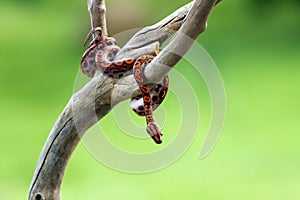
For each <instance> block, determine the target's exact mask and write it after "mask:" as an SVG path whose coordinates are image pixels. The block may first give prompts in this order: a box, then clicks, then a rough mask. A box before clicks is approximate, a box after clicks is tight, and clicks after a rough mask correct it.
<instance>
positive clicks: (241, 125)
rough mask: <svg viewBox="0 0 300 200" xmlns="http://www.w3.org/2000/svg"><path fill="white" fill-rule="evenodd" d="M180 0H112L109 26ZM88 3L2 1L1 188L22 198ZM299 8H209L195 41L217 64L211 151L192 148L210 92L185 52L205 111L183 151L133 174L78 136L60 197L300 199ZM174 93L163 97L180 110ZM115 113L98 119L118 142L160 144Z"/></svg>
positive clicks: (147, 20) (0, 194)
mask: <svg viewBox="0 0 300 200" xmlns="http://www.w3.org/2000/svg"><path fill="white" fill-rule="evenodd" d="M187 2H189V1H188V0H185V1H183V0H180V1H159V0H151V1H150V0H128V1H122V0H111V1H107V13H108V16H107V21H108V25H109V26H108V27H109V32H110V34H116V33H119V32H121V31H125V30H127V29H131V28H139V27H143V26H145V25H149V24H153V23H155V22H157V21H158V20H160V19H162V18H163V17H165V16H167V15H168V14H169V13H171V12H172V11H174V10H175V9H177V8H178V7H180V6H182V5H184V4H185V3H187ZM86 5H87V2H86V1H84V0H74V1H72V2H70V1H58V0H52V1H49V0H48V1H47V0H27V1H22V0H10V1H1V2H0V30H1V31H0V94H1V98H0V113H1V114H0V131H1V140H0V166H1V170H0V199H3V200H14V199H26V198H27V193H28V189H29V185H30V182H31V179H32V176H33V172H34V170H35V165H36V163H37V160H38V157H39V154H40V151H41V149H42V147H43V144H44V142H45V140H46V138H47V136H48V134H49V131H50V129H51V127H52V125H53V124H54V122H55V120H56V119H57V117H58V116H59V114H60V113H61V111H62V109H63V108H64V106H65V105H66V104H67V102H68V100H69V98H70V97H71V95H72V93H73V87H74V81H75V79H76V76H77V73H78V66H79V62H80V58H81V55H82V53H83V51H84V48H83V47H82V42H83V40H84V38H85V35H86V33H87V32H88V31H89V28H90V19H89V14H88V12H87V6H86ZM299 9H300V2H299V0H285V1H279V0H268V1H259V0H244V1H239V0H224V1H222V2H221V3H220V4H219V5H218V6H217V7H216V8H215V9H214V10H213V12H212V13H211V15H210V17H209V23H208V29H207V30H206V32H205V33H203V34H202V35H201V36H200V38H199V40H198V41H199V42H200V43H201V44H202V45H203V46H204V48H205V49H206V50H207V52H208V53H209V54H210V55H211V57H212V58H213V60H214V61H215V63H216V64H217V66H218V68H219V70H220V72H221V74H222V77H223V80H224V84H225V87H226V93H227V117H226V121H225V124H224V129H223V132H222V136H221V138H220V140H219V141H218V144H217V146H216V147H215V148H214V150H213V152H212V153H211V154H210V155H209V156H208V157H206V158H205V159H204V160H199V159H198V158H199V150H200V146H201V144H202V142H203V138H204V136H205V133H206V130H207V127H208V125H209V119H210V110H211V105H210V103H209V95H208V92H207V90H206V87H205V83H204V82H203V80H194V79H193V75H192V73H189V69H185V68H184V61H183V62H181V63H179V64H178V65H177V66H176V68H175V69H177V70H178V71H180V72H182V74H185V76H186V77H187V78H189V79H191V84H192V85H193V86H194V87H196V88H197V87H198V89H199V94H197V95H198V97H199V105H200V106H201V116H202V121H200V122H199V130H198V135H197V137H196V138H195V140H194V141H193V144H192V145H191V147H190V148H189V149H188V150H187V151H186V152H185V154H184V155H183V156H182V157H181V158H180V159H179V160H177V161H176V162H175V163H174V164H172V165H170V166H169V167H167V168H165V169H162V170H159V171H157V172H154V173H147V174H129V173H123V172H119V171H116V170H113V169H111V168H109V167H107V166H104V165H102V164H100V163H99V162H98V161H97V160H96V159H95V158H94V157H93V156H92V155H90V154H89V153H88V152H87V150H86V149H85V148H84V145H83V144H82V143H81V144H79V146H78V147H77V148H76V150H75V152H74V154H73V156H72V157H71V160H70V162H69V165H68V167H67V170H66V174H65V177H64V180H63V185H62V199H72V200H75V199H78V200H79V199H121V198H122V199H145V200H152V199H249V200H252V199H264V200H265V199H273V200H275V199H278V200H279V199H280V200H281V199H299V198H300V191H299V188H300V173H299V168H300V159H299V153H300V149H299V142H300V123H299V121H300V106H299V102H300V69H299V66H300V65H299V64H300V58H299V57H300V56H299V54H300V40H299V36H300V21H299V18H300V13H299ZM173 96H174V95H173ZM173 96H172V95H170V98H169V99H167V100H166V102H164V106H165V107H166V111H168V110H170V112H171V111H173V113H174V115H175V116H176V115H177V114H178V113H176V112H174V110H175V111H176V108H175V109H174V107H176V105H177V103H176V101H173V100H172V98H173ZM179 114H180V113H179ZM172 115H173V114H172ZM133 118H134V117H133ZM191 120H192V119H191ZM112 121H113V117H112V115H111V114H109V115H108V116H107V117H106V118H105V119H104V120H103V121H102V122H101V123H100V124H102V125H103V126H104V127H107V128H111V130H112V132H113V133H112V136H109V137H112V139H113V140H114V141H116V143H120V145H121V146H122V145H123V146H124V148H125V147H126V146H130V148H131V150H132V149H135V150H136V149H142V148H143V147H144V148H145V149H159V148H162V147H157V146H155V145H154V144H153V142H152V141H150V140H145V141H141V142H139V140H137V141H134V142H133V141H131V140H132V139H125V138H126V136H124V135H122V131H121V130H119V129H118V128H115V126H116V125H115V123H113V122H112ZM168 123H169V126H170V123H172V120H169V122H168ZM195 123H197V122H195ZM170 130H172V127H171V128H170ZM170 132H171V131H170ZM166 135H167V134H166ZM165 137H167V136H165ZM172 137H175V136H172ZM118 138H121V139H118ZM133 146H134V147H133Z"/></svg>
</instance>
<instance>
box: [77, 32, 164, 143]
mask: <svg viewBox="0 0 300 200" xmlns="http://www.w3.org/2000/svg"><path fill="white" fill-rule="evenodd" d="M95 32H99V34H98V35H96V36H95V38H94V39H93V40H92V42H91V43H90V44H89V46H88V49H87V50H86V52H85V53H84V54H83V56H82V60H81V65H80V68H81V71H82V72H83V73H84V74H85V75H87V76H89V77H93V76H94V75H95V73H96V71H97V70H101V71H102V73H103V74H104V75H107V76H109V77H112V78H121V77H122V76H125V75H129V74H132V73H133V74H134V78H135V80H136V82H137V84H138V86H139V88H140V91H141V94H140V95H137V96H134V97H132V98H131V102H130V106H131V108H132V109H133V111H134V112H135V113H136V114H138V115H139V116H145V118H146V123H147V127H146V131H147V132H148V134H149V135H150V136H151V137H152V139H153V140H154V141H155V142H156V143H157V144H160V143H161V142H162V133H161V129H160V127H159V125H158V124H157V123H156V121H155V119H154V117H153V111H154V110H155V109H156V108H157V107H158V106H159V105H160V104H161V103H162V102H163V100H164V98H165V96H166V94H167V91H168V84H169V78H168V76H167V75H166V76H165V77H163V79H162V80H161V81H160V82H158V83H155V84H154V86H153V87H152V88H151V89H150V87H149V86H150V84H149V83H148V82H147V80H146V77H145V75H144V69H145V67H146V66H147V64H149V63H150V62H151V61H152V60H153V59H154V56H152V55H144V56H142V57H139V58H129V59H125V60H118V61H113V59H114V57H115V56H116V54H117V53H118V52H119V51H120V47H118V46H117V45H116V40H115V39H114V38H112V37H106V38H105V39H103V37H102V32H101V28H99V27H98V28H94V29H92V30H91V31H90V33H89V34H88V35H87V38H86V40H85V44H86V42H87V41H88V40H89V39H90V37H91V36H92V35H93V34H94V33H95ZM132 70H133V72H132ZM152 85H153V84H152Z"/></svg>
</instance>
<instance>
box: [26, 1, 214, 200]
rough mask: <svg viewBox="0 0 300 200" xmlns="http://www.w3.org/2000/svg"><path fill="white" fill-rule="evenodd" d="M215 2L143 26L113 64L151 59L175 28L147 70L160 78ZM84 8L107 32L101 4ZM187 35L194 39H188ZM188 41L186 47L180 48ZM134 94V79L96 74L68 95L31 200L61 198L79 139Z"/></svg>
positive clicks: (40, 163)
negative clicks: (70, 96) (64, 179)
mask: <svg viewBox="0 0 300 200" xmlns="http://www.w3.org/2000/svg"><path fill="white" fill-rule="evenodd" d="M217 2H219V1H218V0H195V1H193V2H191V3H189V4H187V5H185V6H183V7H181V8H180V9H178V10H177V11H175V12H174V13H172V14H171V15H169V16H168V17H166V18H165V19H163V20H161V21H160V22H158V23H157V24H155V25H153V26H149V27H145V28H144V29H142V30H141V31H139V32H138V33H136V34H135V35H134V36H133V37H132V38H131V39H130V41H129V42H128V43H127V44H126V45H125V46H124V47H123V49H122V50H121V52H120V53H119V54H118V55H117V57H116V58H115V59H121V58H128V57H131V56H132V55H134V57H139V56H142V55H144V54H153V52H154V51H155V49H156V47H157V45H161V44H162V43H163V42H164V41H165V40H166V39H167V38H168V37H169V36H170V35H171V34H172V33H174V31H177V30H178V29H179V31H178V32H177V34H176V36H175V37H174V38H173V40H172V41H171V42H170V44H169V45H168V46H167V47H166V48H165V49H164V50H163V51H162V52H161V53H160V54H159V55H158V56H157V57H156V58H155V60H154V61H153V62H152V63H151V64H150V65H148V66H147V70H146V77H147V78H148V79H149V81H150V82H152V81H153V82H154V81H155V80H157V79H160V78H161V77H162V76H163V75H164V74H166V73H167V72H168V71H169V70H170V69H171V67H173V66H174V65H175V64H176V63H177V62H178V61H179V60H180V58H181V56H183V55H184V54H185V53H186V52H187V51H188V49H189V48H190V46H191V45H192V43H193V40H192V39H195V38H196V37H197V36H198V35H199V34H200V33H201V32H202V31H204V29H205V25H206V21H207V17H208V15H209V12H210V11H211V9H212V8H213V6H214V5H215V4H216V3H217ZM88 7H89V11H90V15H91V21H92V26H93V27H96V26H100V27H102V29H103V30H104V32H105V33H107V29H106V20H105V10H106V8H105V3H104V0H103V1H101V0H89V1H88ZM187 14H188V16H187ZM187 36H189V37H190V38H192V39H189V40H186V38H187ZM187 41H188V45H186V44H184V45H182V44H183V42H187ZM164 66H168V67H164ZM137 89H138V87H137V84H136V83H135V80H134V78H133V76H132V75H130V76H125V77H123V78H122V79H120V80H119V81H117V82H116V81H114V80H112V79H111V78H109V77H107V76H103V75H102V74H101V73H96V75H95V77H94V78H93V79H92V80H90V81H89V82H88V83H87V84H86V85H85V86H84V87H83V88H82V89H81V90H80V91H78V92H77V93H76V94H74V95H73V96H72V98H71V99H70V101H69V103H68V104H67V106H66V107H65V109H64V111H63V112H62V114H61V115H60V117H59V118H58V120H57V122H56V123H55V125H54V127H53V128H52V130H51V132H50V134H49V137H48V139H47V141H46V143H45V145H44V147H43V150H42V153H41V155H40V158H39V161H38V164H37V167H36V171H35V174H34V176H33V179H32V183H31V186H30V191H29V199H30V200H41V199H44V200H53V199H55V200H56V199H60V187H61V182H62V178H63V175H64V171H65V168H66V166H67V163H68V160H69V158H70V156H71V154H72V153H73V151H74V149H75V147H76V146H77V144H78V142H79V141H80V137H82V136H83V135H84V133H85V131H86V130H87V129H89V128H90V127H91V126H93V125H94V124H95V123H96V122H98V121H99V120H100V119H101V118H102V117H103V116H105V115H106V114H107V113H108V112H109V111H110V110H111V108H112V107H113V106H114V105H116V104H117V103H119V102H121V101H123V100H126V99H128V98H130V96H131V95H132V93H133V92H134V91H136V90H137Z"/></svg>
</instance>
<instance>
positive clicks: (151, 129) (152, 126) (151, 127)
mask: <svg viewBox="0 0 300 200" xmlns="http://www.w3.org/2000/svg"><path fill="white" fill-rule="evenodd" d="M146 131H147V132H148V134H149V135H150V136H151V137H152V139H153V140H154V142H155V143H156V144H161V143H162V133H161V130H160V128H159V126H158V125H157V124H156V123H149V124H148V126H147V127H146Z"/></svg>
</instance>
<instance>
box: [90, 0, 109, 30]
mask: <svg viewBox="0 0 300 200" xmlns="http://www.w3.org/2000/svg"><path fill="white" fill-rule="evenodd" d="M88 10H89V12H90V17H91V25H92V28H96V27H101V28H102V34H103V35H104V36H107V34H108V33H107V26H106V15H105V14H106V6H105V0H88Z"/></svg>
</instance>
